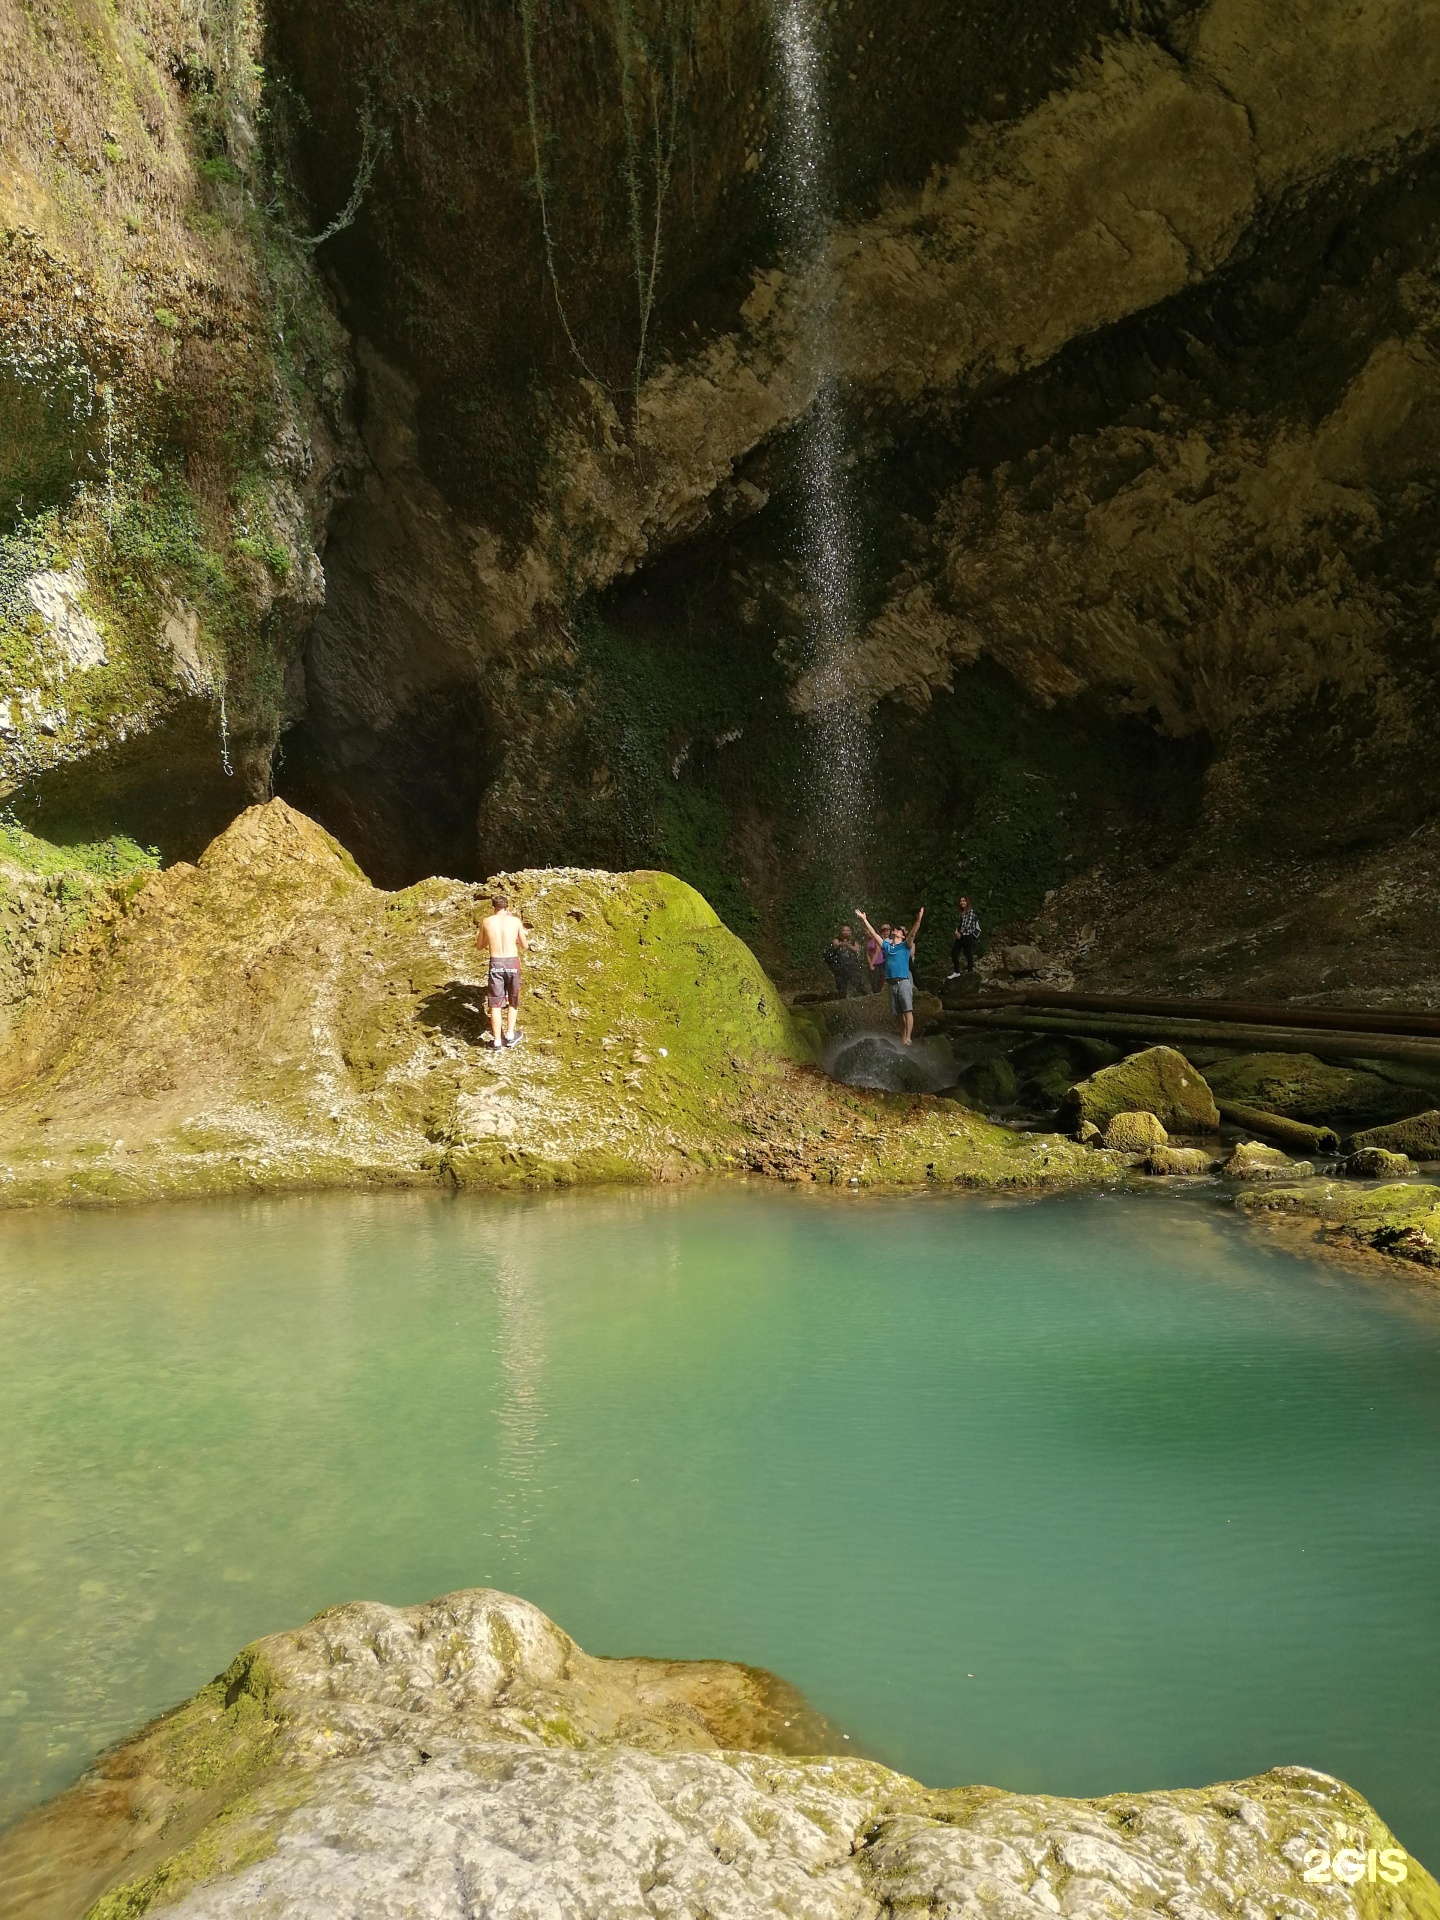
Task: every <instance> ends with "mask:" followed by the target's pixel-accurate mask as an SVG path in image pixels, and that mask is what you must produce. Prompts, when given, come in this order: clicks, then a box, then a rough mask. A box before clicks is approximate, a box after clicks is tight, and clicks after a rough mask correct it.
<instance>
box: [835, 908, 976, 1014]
mask: <svg viewBox="0 0 1440 1920" xmlns="http://www.w3.org/2000/svg"><path fill="white" fill-rule="evenodd" d="M855 918H856V919H857V920H858V921H859V922H860V925H861V926H862V927H864V929H865V944H864V947H863V948H862V947H861V945H860V942H859V941H858V940H857V939H856V938H855V935H854V933H853V932H852V931H851V928H850V925H849V922H848V921H847V923H846V924H845V925H844V926H843V927H841V929H840V931H839V933H837V934H836V936H835V938H834V939H833V940H832V941H831V942H830V944H829V946H828V947H826V949H825V951H824V953H823V954H822V955H821V956H820V957H821V959H823V960H824V962H825V965H826V966H827V967H828V968H829V969H830V973H831V976H832V978H833V979H834V982H835V991H836V993H837V994H838V995H839V997H840V998H841V999H842V1000H846V999H849V997H850V996H851V995H852V994H860V993H878V992H879V991H880V989H881V987H882V986H888V987H889V989H890V1007H891V1011H892V1012H893V1013H895V1014H896V1015H897V1016H898V1018H899V1021H900V1037H901V1041H902V1042H903V1044H904V1045H905V1046H907V1047H908V1046H909V1045H910V1043H911V1040H912V1039H913V1037H914V1032H915V942H916V941H917V940H918V939H919V937H920V923H921V921H922V920H923V919H924V918H925V909H924V908H923V907H921V909H920V911H919V912H918V913H917V914H916V916H915V923H914V925H913V926H912V927H910V928H908V929H907V928H905V927H900V926H893V927H892V926H891V924H890V923H889V921H888V920H884V921H882V922H881V923H880V925H879V926H878V927H874V926H872V925H871V924H870V922H869V920H868V919H867V918H866V917H865V913H864V911H863V909H862V908H860V907H857V908H856V909H855ZM979 951H980V916H979V915H978V914H977V913H976V911H975V909H974V907H973V906H972V905H971V904H970V900H969V896H968V895H966V894H963V893H962V894H961V896H960V908H959V912H958V913H957V915H956V919H955V937H954V939H953V940H952V941H951V943H950V978H951V979H952V980H957V979H959V977H960V974H961V972H962V971H965V972H968V973H974V971H975V961H976V957H977V956H978V954H979ZM962 961H963V962H964V967H963V969H962V967H961V962H962Z"/></svg>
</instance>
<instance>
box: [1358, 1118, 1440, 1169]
mask: <svg viewBox="0 0 1440 1920" xmlns="http://www.w3.org/2000/svg"><path fill="white" fill-rule="evenodd" d="M1350 1144H1351V1147H1352V1148H1354V1149H1356V1150H1357V1151H1358V1150H1359V1149H1361V1148H1363V1147H1380V1148H1382V1149H1383V1150H1384V1151H1385V1152H1386V1153H1404V1154H1408V1155H1409V1157H1410V1158H1411V1159H1412V1160H1440V1108H1435V1107H1432V1108H1431V1109H1430V1111H1429V1112H1428V1113H1415V1114H1412V1115H1411V1116H1410V1118H1409V1119H1408V1120H1397V1121H1396V1122H1395V1123H1394V1125H1393V1126H1388V1127H1367V1128H1366V1129H1365V1131H1364V1132H1363V1133H1357V1134H1356V1135H1355V1137H1354V1139H1353V1140H1352V1141H1351V1142H1350Z"/></svg>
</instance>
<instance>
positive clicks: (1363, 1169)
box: [1341, 1147, 1410, 1180]
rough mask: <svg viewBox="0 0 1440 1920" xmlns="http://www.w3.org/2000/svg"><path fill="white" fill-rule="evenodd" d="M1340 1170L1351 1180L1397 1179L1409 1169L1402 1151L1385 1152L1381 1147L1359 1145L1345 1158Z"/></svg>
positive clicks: (1406, 1157)
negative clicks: (1355, 1150)
mask: <svg viewBox="0 0 1440 1920" xmlns="http://www.w3.org/2000/svg"><path fill="white" fill-rule="evenodd" d="M1341 1171H1342V1172H1343V1173H1344V1174H1345V1175H1346V1176H1347V1178H1349V1179H1351V1180H1398V1179H1400V1177H1401V1176H1402V1175H1403V1174H1407V1173H1409V1171H1410V1161H1409V1158H1408V1156H1407V1155H1405V1154H1403V1153H1387V1152H1386V1151H1385V1149H1384V1148H1383V1147H1361V1148H1360V1149H1359V1150H1358V1151H1357V1152H1355V1153H1352V1154H1351V1155H1350V1156H1349V1158H1348V1159H1347V1160H1346V1162H1345V1165H1344V1167H1343V1168H1342V1169H1341Z"/></svg>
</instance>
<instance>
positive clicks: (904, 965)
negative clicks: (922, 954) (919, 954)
mask: <svg viewBox="0 0 1440 1920" xmlns="http://www.w3.org/2000/svg"><path fill="white" fill-rule="evenodd" d="M880 951H881V953H883V954H884V956H885V978H886V979H887V980H908V979H909V978H910V948H909V946H908V945H907V944H906V942H905V941H903V940H882V941H881V942H880Z"/></svg>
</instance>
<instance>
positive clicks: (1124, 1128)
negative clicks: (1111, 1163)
mask: <svg viewBox="0 0 1440 1920" xmlns="http://www.w3.org/2000/svg"><path fill="white" fill-rule="evenodd" d="M1105 1144H1106V1146H1107V1147H1109V1148H1110V1149H1111V1150H1112V1151H1113V1152H1119V1153H1145V1152H1147V1151H1148V1150H1149V1149H1150V1148H1151V1147H1165V1146H1168V1145H1169V1144H1170V1136H1169V1134H1168V1133H1167V1132H1166V1131H1165V1129H1164V1127H1163V1126H1162V1125H1161V1124H1160V1122H1159V1121H1158V1120H1157V1119H1156V1118H1155V1115H1154V1114H1153V1113H1146V1112H1143V1111H1141V1112H1138V1113H1117V1114H1116V1115H1115V1117H1114V1119H1113V1120H1112V1121H1111V1122H1110V1124H1109V1126H1108V1127H1106V1129H1105Z"/></svg>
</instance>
